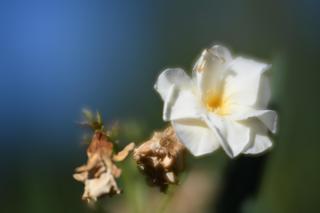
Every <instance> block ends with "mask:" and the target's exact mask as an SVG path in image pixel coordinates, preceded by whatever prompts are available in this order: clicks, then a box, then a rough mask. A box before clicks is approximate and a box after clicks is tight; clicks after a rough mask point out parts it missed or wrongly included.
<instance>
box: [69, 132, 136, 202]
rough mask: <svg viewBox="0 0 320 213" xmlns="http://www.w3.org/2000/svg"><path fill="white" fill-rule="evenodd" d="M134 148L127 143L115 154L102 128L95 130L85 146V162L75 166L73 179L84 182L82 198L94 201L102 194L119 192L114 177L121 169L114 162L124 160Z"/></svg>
mask: <svg viewBox="0 0 320 213" xmlns="http://www.w3.org/2000/svg"><path fill="white" fill-rule="evenodd" d="M133 148H134V143H130V144H129V145H127V146H126V147H125V148H124V149H123V150H122V151H120V152H119V153H117V154H114V153H113V144H112V142H110V140H109V139H108V136H107V133H106V132H105V131H103V130H95V133H94V135H93V137H92V140H91V143H90V145H89V146H88V148H87V157H88V160H87V164H85V165H83V166H80V167H78V168H76V170H75V174H74V175H73V177H74V179H76V180H77V181H80V182H83V183H84V185H85V186H84V193H83V195H82V199H83V200H87V201H96V200H97V198H98V197H100V196H102V195H114V194H119V193H121V190H120V189H119V187H118V185H117V182H116V178H118V177H120V175H121V169H119V168H118V167H117V166H116V165H115V164H114V162H116V161H122V160H124V159H125V158H126V157H127V156H128V154H129V152H130V151H132V150H133Z"/></svg>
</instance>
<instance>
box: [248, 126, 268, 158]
mask: <svg viewBox="0 0 320 213" xmlns="http://www.w3.org/2000/svg"><path fill="white" fill-rule="evenodd" d="M250 126H251V139H250V143H249V144H248V146H247V148H246V149H245V150H244V151H243V153H245V154H259V153H262V152H264V151H266V150H268V149H270V148H271V147H272V142H271V140H270V138H269V137H268V135H267V134H268V130H267V128H266V127H265V126H263V124H261V123H260V122H257V120H255V121H252V120H251V121H250Z"/></svg>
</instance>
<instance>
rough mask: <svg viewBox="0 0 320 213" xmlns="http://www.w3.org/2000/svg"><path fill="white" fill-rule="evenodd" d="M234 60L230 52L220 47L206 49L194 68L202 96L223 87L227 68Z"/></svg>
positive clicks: (194, 74) (194, 76)
mask: <svg viewBox="0 0 320 213" xmlns="http://www.w3.org/2000/svg"><path fill="white" fill-rule="evenodd" d="M231 60H232V57H231V53H230V51H229V50H228V49H227V48H225V47H223V46H219V45H215V46H213V47H211V48H209V49H205V50H204V51H203V52H202V54H201V56H200V58H199V59H198V61H197V62H196V63H195V65H194V68H193V78H194V79H195V81H196V85H197V88H198V90H199V91H200V93H201V94H203V95H205V93H206V92H208V91H209V90H219V89H221V88H220V87H222V86H223V85H222V83H223V79H224V76H225V75H226V74H227V72H226V68H227V66H228V64H229V63H230V61H231Z"/></svg>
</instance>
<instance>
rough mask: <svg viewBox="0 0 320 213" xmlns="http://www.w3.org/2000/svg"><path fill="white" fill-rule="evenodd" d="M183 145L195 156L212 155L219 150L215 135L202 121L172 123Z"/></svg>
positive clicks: (189, 120)
mask: <svg viewBox="0 0 320 213" xmlns="http://www.w3.org/2000/svg"><path fill="white" fill-rule="evenodd" d="M172 125H173V127H174V129H175V131H176V133H177V136H178V138H179V140H180V141H181V143H183V144H184V145H185V146H186V147H187V148H188V150H189V151H190V152H191V153H192V154H193V155H194V156H200V155H204V154H208V153H211V152H213V151H215V150H216V149H218V148H219V142H218V139H217V137H216V135H215V133H214V132H213V131H212V130H211V129H210V128H208V126H207V125H206V124H205V123H204V122H203V121H201V120H191V119H188V120H179V121H175V122H172Z"/></svg>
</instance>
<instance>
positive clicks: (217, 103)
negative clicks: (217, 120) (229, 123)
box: [204, 90, 229, 115]
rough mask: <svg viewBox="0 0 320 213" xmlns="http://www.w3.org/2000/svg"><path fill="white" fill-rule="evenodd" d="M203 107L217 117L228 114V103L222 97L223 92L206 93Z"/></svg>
mask: <svg viewBox="0 0 320 213" xmlns="http://www.w3.org/2000/svg"><path fill="white" fill-rule="evenodd" d="M204 102H205V106H206V107H207V109H208V110H209V111H210V112H214V113H216V114H218V115H227V114H229V107H228V105H229V104H228V101H227V100H226V98H224V96H223V92H222V91H220V92H214V91H211V90H210V91H208V92H207V94H206V96H205V100H204Z"/></svg>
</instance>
